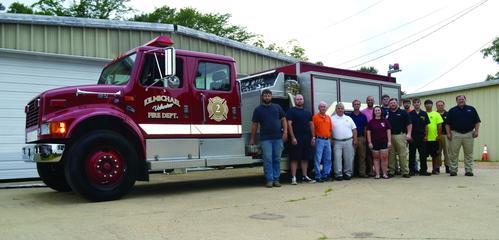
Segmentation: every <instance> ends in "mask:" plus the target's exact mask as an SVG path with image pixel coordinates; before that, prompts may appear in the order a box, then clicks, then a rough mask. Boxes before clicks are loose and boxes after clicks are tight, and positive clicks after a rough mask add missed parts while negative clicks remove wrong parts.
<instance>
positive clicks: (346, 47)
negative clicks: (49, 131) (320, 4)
mask: <svg viewBox="0 0 499 240" xmlns="http://www.w3.org/2000/svg"><path fill="white" fill-rule="evenodd" d="M446 7H447V6H445V7H441V8H439V9H436V10H434V11H432V12H430V13H428V14H426V15H424V16H422V17H418V18H415V19H413V20H410V21H408V22H406V23H403V24H401V25H398V26H396V27H394V28H392V29H389V30H387V31H384V32H381V33H378V34H376V35H373V36H371V37H368V38H365V39H363V40H360V41H358V42H356V43H354V44H351V45H347V46H343V47H341V48H338V49H336V50H333V51H331V52H328V53H326V54H324V55H321V56H320V57H325V56H329V55H331V54H333V53H337V52H342V51H343V50H346V49H348V48H350V47H353V46H357V45H359V44H361V43H364V42H367V41H369V40H372V39H374V38H377V37H380V36H383V35H385V34H387V33H391V32H393V31H395V30H398V29H400V28H403V27H405V26H408V25H410V24H412V23H415V22H417V21H419V20H421V19H424V18H427V17H429V16H431V15H433V14H435V13H436V12H439V11H440V10H442V9H444V8H446Z"/></svg>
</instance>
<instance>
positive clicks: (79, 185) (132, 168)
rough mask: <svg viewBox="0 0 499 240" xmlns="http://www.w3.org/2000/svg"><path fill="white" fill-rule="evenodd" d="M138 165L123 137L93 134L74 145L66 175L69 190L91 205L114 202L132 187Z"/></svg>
mask: <svg viewBox="0 0 499 240" xmlns="http://www.w3.org/2000/svg"><path fill="white" fill-rule="evenodd" d="M113 161H114V162H113ZM137 163H138V155H137V153H136V151H135V148H134V147H133V146H132V145H131V144H130V142H129V141H127V140H126V139H125V138H124V137H123V136H121V135H119V134H117V133H115V132H113V131H108V130H96V131H92V132H90V133H88V134H86V135H84V136H83V137H81V138H80V139H78V140H77V141H76V142H75V144H73V146H72V147H71V149H70V152H69V154H68V157H67V162H66V164H65V175H66V179H67V181H68V183H69V185H70V186H71V188H72V189H73V190H74V191H75V192H77V193H79V194H80V195H81V196H83V197H84V198H86V199H88V200H90V201H110V200H116V199H119V198H121V197H122V196H124V195H125V194H127V193H128V192H129V191H130V190H131V188H132V187H133V185H134V184H135V180H136V176H137V165H138V164H137Z"/></svg>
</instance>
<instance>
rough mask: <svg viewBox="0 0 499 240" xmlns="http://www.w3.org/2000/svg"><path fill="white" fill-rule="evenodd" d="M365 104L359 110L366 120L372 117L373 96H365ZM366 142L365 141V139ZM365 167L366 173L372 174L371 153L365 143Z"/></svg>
mask: <svg viewBox="0 0 499 240" xmlns="http://www.w3.org/2000/svg"><path fill="white" fill-rule="evenodd" d="M366 104H367V108H365V109H363V110H362V111H361V112H362V114H364V115H365V116H366V118H367V122H368V123H369V121H371V119H373V109H374V97H373V96H368V97H367V98H366ZM366 144H367V141H366ZM366 168H367V174H368V175H369V176H371V177H372V176H374V172H373V157H372V153H371V149H369V147H367V145H366Z"/></svg>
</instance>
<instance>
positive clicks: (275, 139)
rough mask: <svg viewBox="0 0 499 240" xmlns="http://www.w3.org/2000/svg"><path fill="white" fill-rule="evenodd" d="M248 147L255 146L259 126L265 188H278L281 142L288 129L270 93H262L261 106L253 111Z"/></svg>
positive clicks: (282, 111) (265, 90)
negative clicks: (265, 181)
mask: <svg viewBox="0 0 499 240" xmlns="http://www.w3.org/2000/svg"><path fill="white" fill-rule="evenodd" d="M251 121H252V122H253V123H252V125H251V138H250V142H249V144H250V145H254V144H255V135H256V130H257V129H258V126H260V146H261V148H262V160H263V171H264V174H265V179H266V180H267V183H266V185H265V186H266V187H268V188H271V187H280V186H281V184H280V183H279V176H280V174H281V168H280V164H281V163H280V161H281V154H282V150H283V148H284V145H283V142H285V141H286V139H287V136H288V128H287V122H286V118H285V117H284V110H282V108H281V106H279V105H277V104H273V103H272V91H270V90H268V89H264V90H263V91H262V104H261V105H260V106H258V107H256V108H255V110H254V111H253V118H252V120H251Z"/></svg>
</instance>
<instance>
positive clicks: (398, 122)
mask: <svg viewBox="0 0 499 240" xmlns="http://www.w3.org/2000/svg"><path fill="white" fill-rule="evenodd" d="M389 107H390V110H389V111H388V121H389V122H390V125H391V127H392V147H391V148H390V151H389V157H388V175H389V176H391V177H393V176H394V175H395V170H396V166H397V165H396V164H397V155H398V161H399V163H400V170H401V172H402V177H404V178H409V177H410V175H409V167H408V166H407V149H406V145H407V140H411V132H412V124H411V119H410V118H409V115H408V114H407V112H406V111H404V110H402V109H400V108H399V104H398V101H397V99H396V98H392V99H390V101H389Z"/></svg>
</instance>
